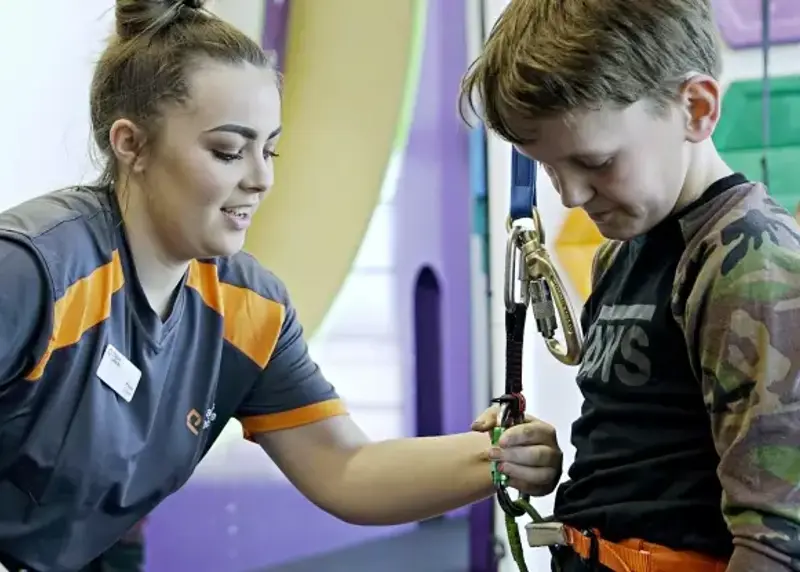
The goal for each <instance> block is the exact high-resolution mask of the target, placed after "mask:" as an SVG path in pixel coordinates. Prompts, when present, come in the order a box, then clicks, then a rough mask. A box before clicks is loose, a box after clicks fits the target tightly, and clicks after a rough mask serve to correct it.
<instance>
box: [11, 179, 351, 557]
mask: <svg viewBox="0 0 800 572" xmlns="http://www.w3.org/2000/svg"><path fill="white" fill-rule="evenodd" d="M0 340H2V343H0V554H2V553H5V554H7V555H9V556H12V557H13V558H15V559H17V560H19V561H21V562H24V563H25V564H26V565H28V566H30V567H31V568H32V569H34V570H38V571H40V572H51V571H68V570H76V569H79V568H81V567H82V566H84V565H86V564H87V563H88V562H89V561H91V560H92V559H93V558H95V557H96V556H98V555H99V554H101V553H102V552H103V551H104V550H106V549H107V548H108V547H109V546H111V545H112V544H113V543H114V542H115V541H116V540H117V539H118V538H119V537H120V536H122V535H123V534H124V533H125V532H126V531H127V530H128V529H129V528H130V527H132V526H133V525H134V524H135V523H136V522H137V521H138V520H140V519H141V518H142V517H144V516H145V515H147V514H148V513H149V512H150V511H151V510H152V509H153V508H154V507H155V506H156V505H158V503H159V502H160V501H162V500H163V499H164V498H165V497H167V496H168V495H169V494H171V493H173V492H174V491H176V490H178V488H180V487H181V486H182V485H183V484H184V483H185V482H186V481H187V479H188V478H189V476H190V475H191V474H192V471H193V470H194V468H195V467H196V466H197V464H198V462H199V461H200V460H201V459H202V458H203V456H204V455H205V453H206V452H207V451H208V449H209V447H210V446H211V444H212V443H213V442H214V440H215V439H216V438H217V436H218V435H219V433H220V431H221V430H222V428H223V427H224V426H225V424H226V423H227V421H228V420H229V419H230V418H232V417H235V418H237V419H239V420H240V421H241V422H242V425H243V426H244V428H245V436H249V435H251V434H254V433H258V432H263V431H272V430H277V429H284V428H290V427H295V426H299V425H303V424H306V423H311V422H314V421H317V420H320V419H324V418H327V417H330V416H334V415H342V414H344V413H345V409H344V407H343V405H342V403H341V401H340V400H339V398H338V396H337V394H336V392H335V390H334V388H333V387H332V386H331V384H330V383H328V382H327V381H326V379H325V378H324V377H323V375H322V373H321V372H320V369H319V367H318V366H317V365H316V364H315V363H314V362H313V361H312V360H311V359H310V358H309V356H308V353H307V347H306V344H305V342H304V340H303V336H302V330H301V327H300V325H299V323H298V321H297V318H296V314H295V310H294V308H293V307H292V305H291V304H290V302H289V298H288V295H287V293H286V290H285V288H284V286H283V284H282V283H281V282H280V281H279V280H278V279H277V278H276V277H275V276H274V275H273V274H271V273H270V272H268V271H267V270H265V269H264V268H263V267H262V266H261V265H259V264H258V263H257V262H256V261H255V260H254V259H253V258H252V257H251V256H249V255H247V254H245V253H239V254H236V255H234V256H232V257H228V258H219V259H211V260H197V261H193V262H192V263H191V265H190V268H189V271H188V272H187V274H186V276H185V277H184V280H183V282H182V283H181V285H180V288H179V290H178V294H177V297H176V299H175V302H174V307H173V310H172V313H171V315H170V316H169V318H167V319H166V320H163V321H162V320H161V319H160V318H159V317H158V316H157V315H156V314H155V313H154V312H153V310H152V309H151V308H150V306H149V304H148V302H147V300H146V299H145V296H144V293H143V291H142V289H141V287H140V286H139V284H138V282H137V280H136V273H135V269H134V267H133V262H132V259H131V256H130V254H129V251H128V246H127V242H126V238H125V231H124V226H123V225H122V222H121V217H120V213H119V207H118V205H117V203H116V200H115V199H114V198H113V195H112V194H111V193H109V192H108V191H107V189H98V188H75V189H68V190H62V191H57V192H55V193H51V194H49V195H45V196H42V197H38V198H36V199H33V200H31V201H28V202H26V203H24V204H22V205H20V206H18V207H15V208H13V209H11V210H9V211H6V212H4V213H0Z"/></svg>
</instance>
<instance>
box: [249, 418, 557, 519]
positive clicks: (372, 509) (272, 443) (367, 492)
mask: <svg viewBox="0 0 800 572" xmlns="http://www.w3.org/2000/svg"><path fill="white" fill-rule="evenodd" d="M493 425H494V418H493V411H492V410H489V411H487V412H486V413H485V414H484V415H483V416H481V418H480V419H479V420H478V421H476V423H475V426H474V427H475V428H476V429H480V430H482V431H486V430H488V429H490V428H491V427H492V426H493ZM506 437H508V440H507V442H505V443H503V444H504V445H506V446H507V448H504V449H503V450H502V455H503V457H504V459H505V460H506V461H507V465H508V466H507V467H506V472H507V473H508V474H509V476H510V477H511V478H512V484H513V485H516V486H518V487H519V488H523V489H525V490H527V491H529V492H532V493H534V494H540V495H542V494H548V493H549V492H551V491H552V490H553V487H554V486H555V485H556V483H557V482H558V479H559V476H560V474H561V452H560V450H559V449H558V445H557V443H556V436H555V430H554V429H553V427H551V426H549V425H547V424H545V423H542V422H541V421H537V420H531V421H530V422H528V423H526V424H525V425H521V426H518V427H515V428H514V429H512V430H509V431H508V432H507V433H506ZM254 440H255V441H256V442H257V443H259V444H260V445H261V446H262V447H263V448H264V451H266V452H267V454H269V455H270V457H272V459H273V460H275V462H276V463H277V464H278V466H279V467H280V468H281V469H282V470H283V472H284V473H285V474H286V475H287V477H288V478H289V480H290V481H292V483H294V485H295V486H296V487H297V488H298V489H299V490H300V491H301V492H302V493H303V494H304V495H305V496H306V497H308V498H309V499H310V500H311V501H312V502H314V503H315V504H316V505H317V506H319V507H321V508H322V509H324V510H326V511H327V512H329V513H331V514H333V515H335V516H337V517H338V518H340V519H342V520H345V521H347V522H350V523H353V524H360V525H389V524H399V523H404V522H414V521H417V520H423V519H426V518H430V517H433V516H437V515H440V514H442V513H445V512H448V511H450V510H453V509H456V508H459V507H461V506H464V505H467V504H470V503H473V502H475V501H478V500H480V499H483V498H486V497H487V496H489V495H491V494H492V482H491V476H490V474H491V473H490V464H489V463H490V449H491V447H490V442H489V437H488V435H487V434H485V433H479V432H470V433H461V434H457V435H445V436H441V437H421V438H407V439H394V440H390V441H382V442H376V443H370V442H369V440H368V439H367V437H366V436H365V435H364V433H363V432H362V431H361V429H359V427H358V426H357V425H356V424H355V423H354V422H353V420H352V419H350V417H347V416H339V417H332V418H329V419H326V420H323V421H318V422H316V423H311V424H309V425H305V426H302V427H295V428H292V429H287V430H283V431H274V432H267V433H260V434H258V435H255V436H254ZM512 463H513V464H512ZM515 477H516V482H515V480H514V478H515Z"/></svg>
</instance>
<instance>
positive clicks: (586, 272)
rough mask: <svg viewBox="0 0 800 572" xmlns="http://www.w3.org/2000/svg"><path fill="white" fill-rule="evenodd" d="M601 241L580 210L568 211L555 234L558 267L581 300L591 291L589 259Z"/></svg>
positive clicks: (590, 220)
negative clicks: (561, 269) (562, 270)
mask: <svg viewBox="0 0 800 572" xmlns="http://www.w3.org/2000/svg"><path fill="white" fill-rule="evenodd" d="M604 240H605V239H604V238H603V235H602V234H600V231H599V230H597V226H595V224H594V223H593V222H592V219H590V218H589V215H587V214H586V212H585V211H584V210H583V209H572V210H570V211H569V212H568V213H567V216H566V218H565V220H564V224H563V225H562V227H561V230H560V231H559V232H558V236H557V237H556V242H555V253H556V256H557V257H558V261H559V262H560V265H561V268H563V269H564V272H565V273H566V275H567V277H568V278H569V280H570V281H571V282H572V284H573V286H574V287H575V289H576V290H577V291H578V294H579V295H580V296H581V297H582V298H583V299H584V300H585V299H586V298H588V297H589V294H590V293H591V291H592V259H593V258H594V253H595V252H596V251H597V248H598V247H599V246H600V245H601V244H602V243H603V241H604Z"/></svg>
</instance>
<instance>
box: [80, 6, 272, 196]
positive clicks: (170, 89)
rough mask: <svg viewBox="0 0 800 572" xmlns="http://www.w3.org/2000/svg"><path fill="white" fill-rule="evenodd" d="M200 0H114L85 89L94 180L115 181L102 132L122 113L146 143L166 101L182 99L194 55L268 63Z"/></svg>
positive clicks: (106, 134) (155, 129) (253, 44)
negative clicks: (97, 157) (99, 167)
mask: <svg viewBox="0 0 800 572" xmlns="http://www.w3.org/2000/svg"><path fill="white" fill-rule="evenodd" d="M203 4H204V2H203V0H117V2H116V33H115V34H114V35H113V36H112V38H111V41H110V42H109V45H108V47H107V48H106V49H105V51H104V52H103V54H102V56H101V57H100V61H99V62H98V63H97V66H96V68H95V71H94V77H93V79H92V87H91V99H90V102H91V110H90V111H91V119H92V131H93V133H94V141H95V144H96V145H97V148H98V149H99V151H100V152H101V153H102V154H103V156H104V161H105V168H104V171H103V174H102V176H101V183H104V184H108V183H111V182H112V181H114V179H115V178H116V175H117V173H116V162H115V161H114V159H113V156H112V151H111V144H110V141H109V135H110V130H111V126H112V125H113V123H114V122H115V121H116V120H118V119H120V118H122V117H125V118H128V119H130V120H131V121H133V122H135V123H136V124H137V125H138V126H139V127H141V128H142V129H143V130H144V131H145V134H146V136H147V140H148V142H149V143H152V142H153V140H155V139H156V136H157V134H158V123H159V119H160V117H161V114H162V113H163V109H164V105H166V104H182V103H185V102H186V101H187V100H188V98H189V95H190V94H189V85H188V80H187V77H188V75H189V73H190V71H191V69H192V66H193V65H195V64H196V63H197V62H198V61H199V60H201V59H203V58H210V59H212V60H215V61H219V62H226V63H232V64H238V63H249V64H252V65H254V66H258V67H268V66H269V65H270V64H269V60H268V58H267V56H266V54H265V53H264V51H263V50H262V49H261V47H260V46H259V45H258V44H257V43H256V42H254V41H253V40H251V39H250V38H249V37H248V36H247V35H245V34H244V33H243V32H241V31H239V30H237V29H236V28H235V27H234V26H232V25H230V24H228V23H226V22H224V21H223V20H221V19H219V18H217V17H216V16H214V15H213V14H211V13H210V12H208V11H207V10H205V9H204V8H203Z"/></svg>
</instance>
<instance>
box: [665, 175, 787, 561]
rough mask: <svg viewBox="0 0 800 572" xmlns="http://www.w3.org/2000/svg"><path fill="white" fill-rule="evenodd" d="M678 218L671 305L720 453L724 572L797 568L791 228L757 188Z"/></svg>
mask: <svg viewBox="0 0 800 572" xmlns="http://www.w3.org/2000/svg"><path fill="white" fill-rule="evenodd" d="M716 203H719V204H714V202H712V204H709V205H707V207H708V208H703V209H699V210H698V211H696V212H693V213H691V214H690V215H689V216H687V217H685V218H684V219H682V221H681V224H682V227H683V231H684V235H685V237H686V239H687V249H686V252H685V255H684V258H683V260H682V261H681V263H680V264H679V267H678V272H677V276H676V284H675V289H674V294H673V299H672V307H673V312H674V315H675V317H676V319H677V321H678V323H679V325H680V326H681V329H682V331H683V332H684V335H685V337H686V344H687V347H688V348H689V350H690V360H691V362H692V365H693V368H694V370H695V371H696V372H698V374H699V377H700V381H701V385H702V391H703V397H704V401H705V404H706V408H707V410H708V413H709V415H710V417H711V430H712V435H713V439H714V444H715V446H716V450H717V453H718V454H719V457H720V461H719V466H718V470H717V474H718V476H719V479H720V482H721V484H722V490H723V495H722V511H723V515H724V517H725V521H726V523H727V524H728V527H729V529H730V531H731V533H732V534H733V542H734V546H735V549H734V555H733V558H732V560H731V562H730V565H729V570H730V571H731V572H734V571H735V572H745V571H748V572H750V571H756V570H758V571H765V572H768V571H770V570H785V569H792V570H798V569H800V229H798V226H797V225H796V224H795V221H794V219H792V218H791V217H790V216H788V214H787V213H786V211H785V210H783V209H781V208H780V207H778V206H777V205H776V204H775V203H774V202H773V200H772V199H771V198H770V197H769V196H768V195H767V192H766V190H765V189H764V187H763V186H761V185H757V184H756V185H753V184H746V185H740V186H738V187H736V188H735V189H734V190H733V191H732V192H731V193H728V194H726V195H725V196H724V200H719V201H716Z"/></svg>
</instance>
